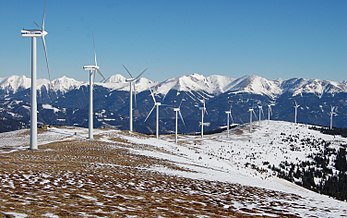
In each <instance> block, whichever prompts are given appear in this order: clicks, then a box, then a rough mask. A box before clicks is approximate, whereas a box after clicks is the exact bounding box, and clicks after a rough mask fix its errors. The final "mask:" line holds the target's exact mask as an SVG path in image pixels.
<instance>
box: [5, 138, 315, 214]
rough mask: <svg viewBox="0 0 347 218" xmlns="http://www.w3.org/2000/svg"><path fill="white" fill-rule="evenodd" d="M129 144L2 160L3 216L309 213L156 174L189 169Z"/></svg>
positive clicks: (49, 148) (290, 203)
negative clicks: (139, 151) (134, 149)
mask: <svg viewBox="0 0 347 218" xmlns="http://www.w3.org/2000/svg"><path fill="white" fill-rule="evenodd" d="M114 141H117V140H116V139H115V140H114ZM124 144H125V142H120V144H119V147H115V146H114V145H112V144H108V143H106V142H99V141H93V142H88V141H85V140H73V141H65V142H59V143H51V144H47V145H43V146H40V149H39V150H37V151H29V150H24V151H18V152H14V153H9V154H0V166H1V168H0V217H7V216H9V217H10V216H11V215H9V212H16V213H18V214H26V215H28V216H29V217H40V216H44V215H51V216H52V215H53V214H54V215H57V216H59V217H78V216H81V217H86V216H91V217H96V216H107V217H124V216H135V217H136V216H137V217H158V216H163V217H197V216H200V217H204V216H207V217H256V216H259V217H266V216H270V215H271V216H280V217H281V216H285V217H296V216H298V215H299V214H294V213H292V212H290V211H293V210H289V208H297V209H298V210H300V208H303V209H304V208H306V205H301V204H298V203H297V202H298V201H296V200H298V199H299V198H300V197H299V196H297V195H292V194H286V193H281V192H276V191H271V190H267V189H261V188H255V187H248V186H241V185H239V184H229V183H222V182H212V181H205V180H193V179H187V178H182V177H176V176H169V175H165V174H161V173H158V172H154V171H152V170H149V168H150V167H154V166H164V167H167V168H171V169H173V170H186V169H181V168H179V167H177V166H176V165H175V164H173V163H170V162H168V161H164V160H160V159H155V158H150V157H147V156H141V155H135V154H132V153H130V152H129V151H128V147H129V145H124ZM216 179H218V178H216ZM283 202H286V203H283ZM315 209H316V208H311V210H315Z"/></svg>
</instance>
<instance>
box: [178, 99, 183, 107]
mask: <svg viewBox="0 0 347 218" xmlns="http://www.w3.org/2000/svg"><path fill="white" fill-rule="evenodd" d="M182 102H183V98H182V100H181V103H180V105H179V106H178V108H179V109H181V105H182Z"/></svg>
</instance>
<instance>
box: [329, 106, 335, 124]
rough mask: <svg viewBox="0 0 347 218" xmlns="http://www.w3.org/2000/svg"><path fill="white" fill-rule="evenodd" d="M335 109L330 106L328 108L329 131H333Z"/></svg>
mask: <svg viewBox="0 0 347 218" xmlns="http://www.w3.org/2000/svg"><path fill="white" fill-rule="evenodd" d="M335 109H336V107H333V106H331V108H330V129H333V116H334V115H336V112H335Z"/></svg>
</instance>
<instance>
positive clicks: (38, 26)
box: [33, 21, 40, 29]
mask: <svg viewBox="0 0 347 218" xmlns="http://www.w3.org/2000/svg"><path fill="white" fill-rule="evenodd" d="M33 22H34V24H35V26H37V28H38V29H40V25H38V24H37V23H36V21H33Z"/></svg>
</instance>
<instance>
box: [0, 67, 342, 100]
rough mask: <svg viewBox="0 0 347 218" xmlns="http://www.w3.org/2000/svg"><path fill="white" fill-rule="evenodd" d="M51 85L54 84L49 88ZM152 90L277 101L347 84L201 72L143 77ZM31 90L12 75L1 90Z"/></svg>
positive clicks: (121, 82) (68, 83)
mask: <svg viewBox="0 0 347 218" xmlns="http://www.w3.org/2000/svg"><path fill="white" fill-rule="evenodd" d="M49 84H50V85H49ZM87 84H88V83H86V82H81V81H77V80H75V79H72V78H69V77H66V76H63V77H61V78H58V79H55V80H53V81H51V83H50V82H49V81H48V80H46V79H39V80H38V81H37V89H41V88H42V87H43V86H45V87H46V88H47V89H52V90H53V91H60V92H63V93H65V92H67V91H70V90H72V89H78V88H80V87H81V86H82V85H87ZM96 84H97V85H99V86H103V87H105V88H108V89H111V90H119V91H129V84H128V83H127V82H126V78H125V77H124V76H122V75H120V74H115V75H112V76H110V77H109V78H108V79H106V81H105V82H104V83H98V82H96ZM149 87H153V89H154V91H155V93H156V94H160V95H166V94H167V93H169V91H171V90H175V91H179V92H182V91H184V92H204V93H207V94H212V95H213V96H217V95H219V94H222V93H225V92H229V93H234V94H237V93H251V94H257V95H266V96H269V97H271V98H276V97H278V96H279V95H281V94H284V93H287V94H290V95H292V96H297V95H302V94H315V95H317V96H322V95H323V94H336V93H347V82H346V81H342V82H337V81H329V80H318V79H303V78H293V79H288V80H268V79H266V78H263V77H260V76H256V75H251V76H243V77H240V78H237V79H234V78H231V77H228V76H221V75H211V76H207V77H205V76H203V75H200V74H197V73H194V74H191V75H183V76H180V77H176V78H171V79H168V80H165V81H163V82H159V83H158V82H155V81H152V80H149V79H147V78H141V79H139V80H138V81H137V82H136V90H137V92H142V91H146V90H148V89H149ZM28 88H30V78H27V77H26V76H10V77H7V78H0V89H1V90H4V91H7V92H8V91H11V92H13V93H15V92H17V91H18V90H23V89H28Z"/></svg>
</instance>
